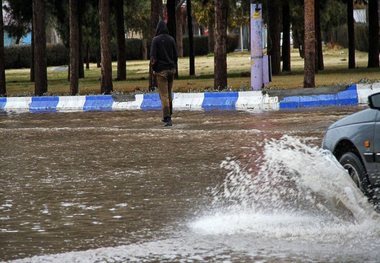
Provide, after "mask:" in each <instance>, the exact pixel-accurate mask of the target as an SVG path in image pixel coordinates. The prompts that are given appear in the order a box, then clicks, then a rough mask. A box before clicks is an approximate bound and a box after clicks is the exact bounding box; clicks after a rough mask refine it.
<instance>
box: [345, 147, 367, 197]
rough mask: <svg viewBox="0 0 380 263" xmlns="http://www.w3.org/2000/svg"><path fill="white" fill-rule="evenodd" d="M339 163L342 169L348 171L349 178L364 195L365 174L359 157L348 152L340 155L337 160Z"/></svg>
mask: <svg viewBox="0 0 380 263" xmlns="http://www.w3.org/2000/svg"><path fill="white" fill-rule="evenodd" d="M339 162H340V164H341V165H342V166H343V168H344V169H346V170H347V171H348V174H349V175H350V176H351V178H352V180H353V181H354V183H355V184H356V185H357V186H358V188H359V189H360V190H362V191H363V192H364V193H365V194H366V193H367V185H366V174H367V172H366V170H365V168H364V166H363V164H362V162H361V161H360V159H359V157H358V156H357V155H356V154H354V153H352V152H348V153H345V154H343V155H342V157H341V158H340V159H339Z"/></svg>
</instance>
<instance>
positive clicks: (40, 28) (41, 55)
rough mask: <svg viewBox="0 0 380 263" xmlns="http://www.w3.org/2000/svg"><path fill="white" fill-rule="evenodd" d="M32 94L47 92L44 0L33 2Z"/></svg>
mask: <svg viewBox="0 0 380 263" xmlns="http://www.w3.org/2000/svg"><path fill="white" fill-rule="evenodd" d="M33 23H34V25H33V26H34V35H33V37H34V79H35V83H34V94H35V95H36V96H42V95H43V94H44V93H45V92H47V68H46V33H45V0H33Z"/></svg>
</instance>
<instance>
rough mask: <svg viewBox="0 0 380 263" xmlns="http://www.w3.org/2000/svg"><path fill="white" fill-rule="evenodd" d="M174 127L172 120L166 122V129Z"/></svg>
mask: <svg viewBox="0 0 380 263" xmlns="http://www.w3.org/2000/svg"><path fill="white" fill-rule="evenodd" d="M172 125H173V123H172V120H168V121H166V122H165V125H164V126H165V127H168V126H172Z"/></svg>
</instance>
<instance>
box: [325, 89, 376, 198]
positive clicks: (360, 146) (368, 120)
mask: <svg viewBox="0 0 380 263" xmlns="http://www.w3.org/2000/svg"><path fill="white" fill-rule="evenodd" d="M368 105H369V108H367V109H364V110H362V111H359V112H356V113H354V114H351V115H349V116H347V117H345V118H343V119H340V120H338V121H337V122H335V123H333V124H332V125H331V126H330V127H329V128H328V129H327V131H326V134H325V136H324V138H323V143H322V147H323V148H324V149H327V150H329V151H331V152H332V153H333V155H334V156H335V158H336V159H337V160H338V161H339V162H340V164H341V165H342V166H343V167H344V168H345V169H346V170H347V171H348V174H349V175H350V176H351V178H352V179H353V181H354V182H355V184H356V185H357V186H358V187H359V188H360V190H362V191H363V193H364V194H365V195H367V197H369V198H370V199H371V200H374V202H376V203H377V204H378V203H379V202H378V200H380V93H375V94H372V95H370V96H369V97H368Z"/></svg>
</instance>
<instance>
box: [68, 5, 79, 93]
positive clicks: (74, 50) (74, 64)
mask: <svg viewBox="0 0 380 263" xmlns="http://www.w3.org/2000/svg"><path fill="white" fill-rule="evenodd" d="M77 1H78V0H69V20H70V94H71V95H77V94H78V92H79V82H78V80H79V60H78V58H79V22H78V2H77Z"/></svg>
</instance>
